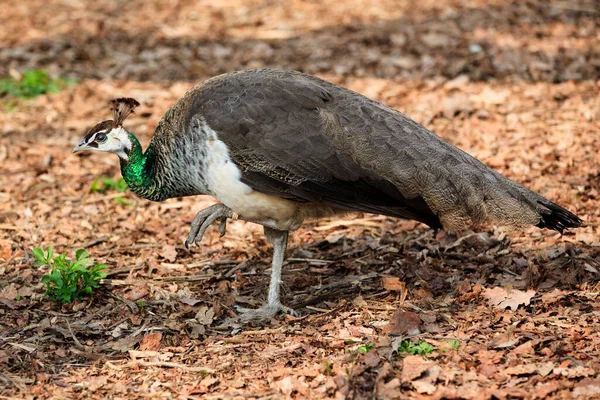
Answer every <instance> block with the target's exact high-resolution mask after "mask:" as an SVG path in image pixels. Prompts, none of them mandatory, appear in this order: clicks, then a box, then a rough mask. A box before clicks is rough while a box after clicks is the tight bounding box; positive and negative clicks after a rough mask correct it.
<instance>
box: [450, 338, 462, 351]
mask: <svg viewBox="0 0 600 400" xmlns="http://www.w3.org/2000/svg"><path fill="white" fill-rule="evenodd" d="M448 344H450V346H451V347H452V348H453V349H454V350H458V348H459V347H460V342H459V341H458V340H449V341H448Z"/></svg>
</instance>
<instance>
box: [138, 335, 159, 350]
mask: <svg viewBox="0 0 600 400" xmlns="http://www.w3.org/2000/svg"><path fill="white" fill-rule="evenodd" d="M161 341H162V333H160V332H151V333H148V334H146V335H144V338H143V339H142V343H140V350H142V351H144V350H153V351H157V350H158V349H160V342H161Z"/></svg>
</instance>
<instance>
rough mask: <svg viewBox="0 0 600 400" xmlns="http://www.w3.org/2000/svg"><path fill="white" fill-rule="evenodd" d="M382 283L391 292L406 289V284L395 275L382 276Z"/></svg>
mask: <svg viewBox="0 0 600 400" xmlns="http://www.w3.org/2000/svg"><path fill="white" fill-rule="evenodd" d="M381 284H382V285H383V288H384V289H385V290H389V291H390V292H403V291H405V290H406V284H405V283H404V282H402V281H401V280H400V279H398V278H395V277H391V278H381Z"/></svg>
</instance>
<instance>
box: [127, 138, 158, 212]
mask: <svg viewBox="0 0 600 400" xmlns="http://www.w3.org/2000/svg"><path fill="white" fill-rule="evenodd" d="M127 134H128V135H129V139H130V140H131V144H132V147H131V150H129V151H128V152H127V156H128V158H129V159H128V160H124V159H122V158H121V175H123V179H125V182H127V186H129V188H130V189H131V191H132V192H134V193H135V194H136V195H138V196H140V197H142V198H144V199H148V200H154V201H161V200H162V196H161V193H160V189H161V188H160V185H159V184H158V181H157V180H156V168H155V161H156V160H155V156H156V154H155V151H154V146H153V144H152V143H150V145H149V146H148V149H146V152H145V153H144V152H143V151H142V146H141V145H140V142H139V141H138V140H137V138H136V137H135V136H134V135H133V134H132V133H131V132H127Z"/></svg>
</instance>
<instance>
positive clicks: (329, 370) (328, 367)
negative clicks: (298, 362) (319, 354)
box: [323, 360, 333, 376]
mask: <svg viewBox="0 0 600 400" xmlns="http://www.w3.org/2000/svg"><path fill="white" fill-rule="evenodd" d="M323 365H324V366H325V371H323V373H324V374H325V375H327V376H333V361H329V360H325V361H323Z"/></svg>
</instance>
